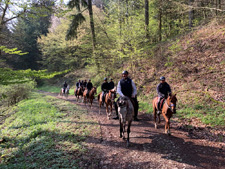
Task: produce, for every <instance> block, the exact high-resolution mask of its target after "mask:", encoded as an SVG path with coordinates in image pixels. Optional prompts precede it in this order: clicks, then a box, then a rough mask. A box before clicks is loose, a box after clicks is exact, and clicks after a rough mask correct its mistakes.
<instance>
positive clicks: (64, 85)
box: [63, 81, 68, 94]
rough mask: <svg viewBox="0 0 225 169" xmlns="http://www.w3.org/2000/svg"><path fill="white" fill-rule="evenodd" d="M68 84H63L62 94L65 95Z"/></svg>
mask: <svg viewBox="0 0 225 169" xmlns="http://www.w3.org/2000/svg"><path fill="white" fill-rule="evenodd" d="M67 86H68V84H67V83H66V81H65V82H64V84H63V93H64V94H65V91H66V88H67Z"/></svg>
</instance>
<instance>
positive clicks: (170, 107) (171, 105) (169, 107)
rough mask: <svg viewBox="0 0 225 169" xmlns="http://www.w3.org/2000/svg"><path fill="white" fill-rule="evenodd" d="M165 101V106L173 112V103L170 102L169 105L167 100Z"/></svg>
mask: <svg viewBox="0 0 225 169" xmlns="http://www.w3.org/2000/svg"><path fill="white" fill-rule="evenodd" d="M165 102H166V106H167V107H168V109H170V110H171V111H172V112H173V109H172V107H173V106H174V104H172V103H170V106H169V105H168V103H167V100H166V101H165Z"/></svg>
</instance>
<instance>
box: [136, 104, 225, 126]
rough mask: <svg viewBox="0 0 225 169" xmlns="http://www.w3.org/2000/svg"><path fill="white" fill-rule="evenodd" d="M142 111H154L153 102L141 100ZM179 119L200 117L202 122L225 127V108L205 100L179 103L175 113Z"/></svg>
mask: <svg viewBox="0 0 225 169" xmlns="http://www.w3.org/2000/svg"><path fill="white" fill-rule="evenodd" d="M139 107H140V111H144V112H146V113H152V112H153V108H152V104H150V103H148V102H145V101H140V102H139ZM175 116H176V117H178V118H179V119H184V118H186V119H191V118H193V117H195V118H198V119H199V120H200V121H201V122H202V123H204V124H207V125H210V126H219V127H225V110H224V108H223V106H222V105H218V104H207V103H205V102H201V101H199V102H196V104H193V105H187V104H182V103H180V102H179V103H178V104H177V114H176V115H175Z"/></svg>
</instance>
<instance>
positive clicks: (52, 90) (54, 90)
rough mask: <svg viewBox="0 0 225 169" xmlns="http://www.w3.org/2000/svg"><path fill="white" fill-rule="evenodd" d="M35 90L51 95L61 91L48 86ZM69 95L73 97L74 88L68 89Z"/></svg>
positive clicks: (58, 88)
mask: <svg viewBox="0 0 225 169" xmlns="http://www.w3.org/2000/svg"><path fill="white" fill-rule="evenodd" d="M37 89H38V90H42V91H45V92H51V93H59V92H60V90H61V88H60V87H56V86H49V85H43V86H39V87H38V88H37ZM69 95H74V88H70V91H69Z"/></svg>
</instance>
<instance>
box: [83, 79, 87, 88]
mask: <svg viewBox="0 0 225 169" xmlns="http://www.w3.org/2000/svg"><path fill="white" fill-rule="evenodd" d="M83 85H84V87H87V80H86V79H85V80H84V83H83Z"/></svg>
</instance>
